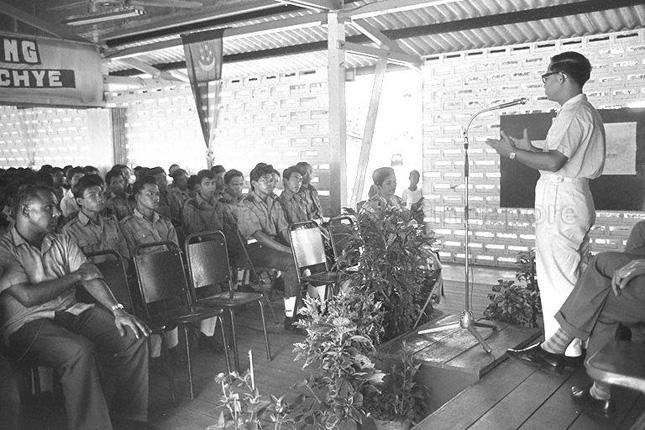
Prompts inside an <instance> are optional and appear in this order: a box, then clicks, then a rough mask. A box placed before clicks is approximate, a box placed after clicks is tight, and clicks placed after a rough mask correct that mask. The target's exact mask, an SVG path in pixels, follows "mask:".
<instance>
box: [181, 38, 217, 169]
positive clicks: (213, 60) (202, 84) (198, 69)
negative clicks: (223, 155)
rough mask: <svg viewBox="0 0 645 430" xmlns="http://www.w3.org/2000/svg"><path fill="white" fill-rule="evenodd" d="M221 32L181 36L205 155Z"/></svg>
mask: <svg viewBox="0 0 645 430" xmlns="http://www.w3.org/2000/svg"><path fill="white" fill-rule="evenodd" d="M223 33H224V30H212V31H204V32H199V33H192V34H182V36H181V39H182V42H183V44H184V55H185V57H186V71H187V72H188V78H189V80H190V86H191V87H192V90H193V97H194V98H195V105H196V107H197V115H198V116H199V122H200V124H201V127H202V133H203V134H204V141H205V142H206V148H207V153H208V154H211V153H212V151H211V140H212V139H213V135H214V131H215V129H216V126H217V116H218V113H219V102H220V98H219V92H220V88H221V81H220V80H221V78H222V51H223V45H224V43H223V39H222V36H223ZM211 165H212V158H211V157H210V156H208V167H211Z"/></svg>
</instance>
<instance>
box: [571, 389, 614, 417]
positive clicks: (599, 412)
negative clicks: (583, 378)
mask: <svg viewBox="0 0 645 430" xmlns="http://www.w3.org/2000/svg"><path fill="white" fill-rule="evenodd" d="M590 389H591V386H589V387H587V388H580V387H576V386H575V385H574V386H573V387H571V398H572V399H573V403H575V404H576V405H579V406H581V407H582V410H583V411H584V412H586V413H588V414H591V415H593V416H595V417H598V418H603V419H612V418H614V416H615V415H616V405H615V404H614V401H613V400H611V399H608V400H602V399H596V398H594V397H592V396H591V394H590V393H589V390H590Z"/></svg>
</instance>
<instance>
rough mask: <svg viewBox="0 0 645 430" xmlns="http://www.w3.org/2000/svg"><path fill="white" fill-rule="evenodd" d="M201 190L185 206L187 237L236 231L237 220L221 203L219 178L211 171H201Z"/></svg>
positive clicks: (184, 217) (184, 216)
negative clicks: (204, 232)
mask: <svg viewBox="0 0 645 430" xmlns="http://www.w3.org/2000/svg"><path fill="white" fill-rule="evenodd" d="M197 177H198V178H199V190H198V191H197V195H196V196H195V198H194V199H189V200H187V201H186V203H185V204H184V211H183V220H184V230H185V232H186V235H189V234H192V233H199V232H202V231H207V230H222V231H223V232H224V233H226V234H228V233H230V232H232V231H234V229H235V220H234V218H233V216H232V215H231V214H230V212H229V210H228V208H227V207H226V206H225V205H224V204H223V203H220V202H219V201H218V200H217V198H216V196H215V193H216V192H217V178H216V177H215V173H213V172H212V171H211V170H200V172H199V173H198V174H197Z"/></svg>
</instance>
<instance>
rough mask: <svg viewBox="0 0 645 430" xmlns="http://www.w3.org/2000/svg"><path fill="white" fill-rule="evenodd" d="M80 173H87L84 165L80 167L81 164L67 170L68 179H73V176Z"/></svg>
mask: <svg viewBox="0 0 645 430" xmlns="http://www.w3.org/2000/svg"><path fill="white" fill-rule="evenodd" d="M79 173H80V174H82V175H85V171H84V170H83V168H82V167H79V166H76V167H72V168H71V169H69V170H68V171H67V180H68V181H71V180H72V178H73V177H74V175H76V174H79Z"/></svg>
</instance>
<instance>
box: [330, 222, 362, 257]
mask: <svg viewBox="0 0 645 430" xmlns="http://www.w3.org/2000/svg"><path fill="white" fill-rule="evenodd" d="M357 235H358V230H356V225H355V224H354V219H353V218H352V217H350V216H347V215H341V216H338V217H336V218H332V219H330V220H329V236H330V237H331V246H332V250H333V251H334V261H335V264H336V269H337V270H342V269H347V268H349V267H354V266H356V265H358V258H359V256H360V249H358V248H352V247H351V245H352V241H353V239H354V238H355V237H356V236H357Z"/></svg>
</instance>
